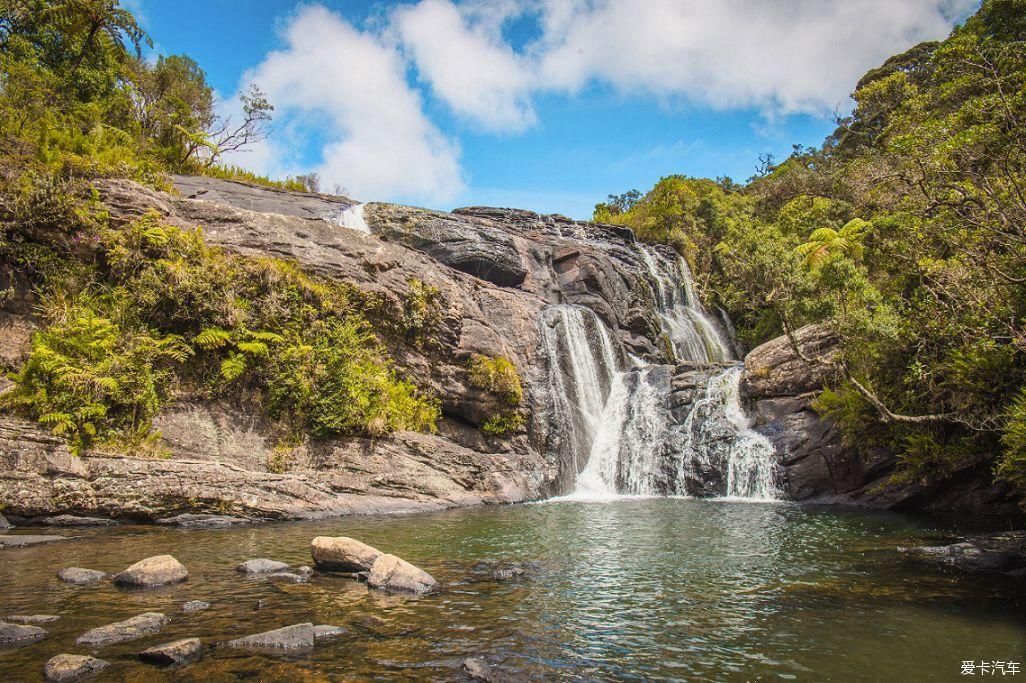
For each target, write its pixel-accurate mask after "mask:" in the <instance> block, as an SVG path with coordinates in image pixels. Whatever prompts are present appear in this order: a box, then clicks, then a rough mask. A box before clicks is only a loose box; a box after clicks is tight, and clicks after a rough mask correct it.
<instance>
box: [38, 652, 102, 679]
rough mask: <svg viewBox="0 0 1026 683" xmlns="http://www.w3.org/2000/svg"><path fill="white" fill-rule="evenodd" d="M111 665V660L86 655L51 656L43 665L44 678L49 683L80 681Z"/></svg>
mask: <svg viewBox="0 0 1026 683" xmlns="http://www.w3.org/2000/svg"><path fill="white" fill-rule="evenodd" d="M108 666H110V662H106V661H104V660H102V659H96V658H95V657H87V656H85V655H69V654H64V655H57V656H56V657H51V658H50V659H49V660H48V661H47V662H46V664H45V665H44V666H43V678H45V679H46V680H47V682H48V683H66V682H67V681H78V680H81V679H83V678H86V677H87V676H95V675H96V674H98V673H100V672H101V671H103V670H104V669H106V668H107V667H108Z"/></svg>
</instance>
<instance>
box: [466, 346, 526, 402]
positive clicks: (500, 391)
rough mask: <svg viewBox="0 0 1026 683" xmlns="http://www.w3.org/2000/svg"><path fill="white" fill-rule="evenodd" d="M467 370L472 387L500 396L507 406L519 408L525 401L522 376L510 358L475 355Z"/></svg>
mask: <svg viewBox="0 0 1026 683" xmlns="http://www.w3.org/2000/svg"><path fill="white" fill-rule="evenodd" d="M467 370H468V373H469V375H470V385H471V386H473V387H477V388H478V389H484V390H485V391H490V392H492V393H493V394H496V395H498V396H499V398H501V399H502V400H503V402H505V403H506V404H507V405H511V406H517V405H520V402H521V401H522V400H523V398H524V390H523V387H522V386H521V384H520V374H519V373H517V368H516V366H515V365H513V363H512V361H510V360H509V359H508V358H506V357H504V356H495V357H494V358H491V357H488V356H483V355H481V354H477V353H475V354H474V355H473V356H471V357H470V361H469V362H468V363H467Z"/></svg>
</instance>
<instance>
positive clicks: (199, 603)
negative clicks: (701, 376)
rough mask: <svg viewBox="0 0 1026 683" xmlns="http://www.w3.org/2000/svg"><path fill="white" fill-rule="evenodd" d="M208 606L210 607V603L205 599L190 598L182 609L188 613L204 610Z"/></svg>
mask: <svg viewBox="0 0 1026 683" xmlns="http://www.w3.org/2000/svg"><path fill="white" fill-rule="evenodd" d="M208 607H210V603H209V602H206V601H205V600H190V601H189V602H186V603H184V604H183V605H182V611H183V612H186V613H192V612H202V611H203V610H205V609H207V608H208Z"/></svg>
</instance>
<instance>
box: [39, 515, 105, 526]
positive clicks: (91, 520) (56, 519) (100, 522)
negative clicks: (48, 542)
mask: <svg viewBox="0 0 1026 683" xmlns="http://www.w3.org/2000/svg"><path fill="white" fill-rule="evenodd" d="M40 522H41V523H42V524H45V525H46V526H63V527H76V526H116V525H117V524H118V522H117V521H116V520H113V519H107V518H105V517H82V516H79V515H54V516H53V517H44V518H43V519H41V520H40Z"/></svg>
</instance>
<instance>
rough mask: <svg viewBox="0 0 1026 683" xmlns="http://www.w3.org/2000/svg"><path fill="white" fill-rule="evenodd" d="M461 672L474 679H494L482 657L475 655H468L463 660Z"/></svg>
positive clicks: (487, 682)
mask: <svg viewBox="0 0 1026 683" xmlns="http://www.w3.org/2000/svg"><path fill="white" fill-rule="evenodd" d="M463 673H465V674H467V676H469V677H470V678H471V680H475V681H484V682H485V683H491V682H492V681H494V680H495V676H493V675H492V668H491V667H490V666H488V664H486V663H485V661H484V660H483V659H478V658H476V657H468V658H466V659H464V660H463Z"/></svg>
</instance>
